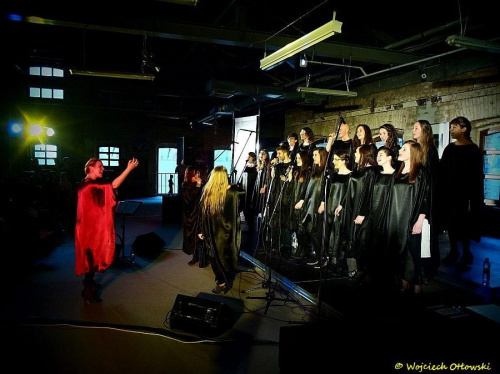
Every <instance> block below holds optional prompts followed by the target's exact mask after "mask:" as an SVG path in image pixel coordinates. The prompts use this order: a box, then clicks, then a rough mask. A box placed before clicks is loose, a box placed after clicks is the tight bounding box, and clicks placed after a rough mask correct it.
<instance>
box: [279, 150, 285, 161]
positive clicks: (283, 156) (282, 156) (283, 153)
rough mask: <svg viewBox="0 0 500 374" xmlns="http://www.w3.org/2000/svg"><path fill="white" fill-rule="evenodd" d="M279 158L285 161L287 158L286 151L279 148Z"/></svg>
mask: <svg viewBox="0 0 500 374" xmlns="http://www.w3.org/2000/svg"><path fill="white" fill-rule="evenodd" d="M277 155H278V160H280V161H283V160H284V159H285V152H283V151H281V150H278V153H277Z"/></svg>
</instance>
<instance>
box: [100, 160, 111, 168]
mask: <svg viewBox="0 0 500 374" xmlns="http://www.w3.org/2000/svg"><path fill="white" fill-rule="evenodd" d="M101 162H102V165H103V166H109V161H107V160H102V159H101Z"/></svg>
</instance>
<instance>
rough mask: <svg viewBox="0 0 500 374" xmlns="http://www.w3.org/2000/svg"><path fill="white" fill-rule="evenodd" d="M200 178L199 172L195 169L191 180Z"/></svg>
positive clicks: (195, 180) (194, 180)
mask: <svg viewBox="0 0 500 374" xmlns="http://www.w3.org/2000/svg"><path fill="white" fill-rule="evenodd" d="M198 179H200V172H199V171H197V172H196V173H195V174H194V176H193V177H192V178H191V182H197V181H198Z"/></svg>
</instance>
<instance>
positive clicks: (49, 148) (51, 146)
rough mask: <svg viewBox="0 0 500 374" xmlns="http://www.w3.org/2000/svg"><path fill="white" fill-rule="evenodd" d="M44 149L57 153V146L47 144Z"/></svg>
mask: <svg viewBox="0 0 500 374" xmlns="http://www.w3.org/2000/svg"><path fill="white" fill-rule="evenodd" d="M45 148H46V149H47V151H57V145H53V144H47V145H46V146H45Z"/></svg>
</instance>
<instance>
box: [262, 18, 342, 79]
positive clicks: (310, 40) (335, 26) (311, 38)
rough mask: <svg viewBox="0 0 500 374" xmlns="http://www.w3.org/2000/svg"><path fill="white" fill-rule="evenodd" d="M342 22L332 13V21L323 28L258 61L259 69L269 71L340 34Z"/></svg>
mask: <svg viewBox="0 0 500 374" xmlns="http://www.w3.org/2000/svg"><path fill="white" fill-rule="evenodd" d="M341 28H342V22H339V21H336V20H335V13H333V20H332V21H330V22H328V23H326V24H324V25H323V26H321V27H319V28H317V29H316V30H314V31H311V32H310V33H309V34H307V35H304V36H302V37H301V38H299V39H297V40H295V41H293V42H291V43H288V44H287V45H285V46H284V47H283V48H281V49H278V50H277V51H276V52H274V53H271V54H270V55H269V56H267V57H264V58H263V59H262V60H260V68H261V69H262V70H266V69H269V68H270V67H272V66H274V65H276V64H277V63H278V62H280V61H283V60H286V59H287V58H289V57H291V56H293V55H294V54H296V53H299V52H301V51H303V50H305V49H307V48H309V47H311V46H313V45H315V44H317V43H319V42H321V41H323V40H325V39H326V38H329V37H330V36H332V35H334V34H335V33H337V34H339V33H340V32H341Z"/></svg>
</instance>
